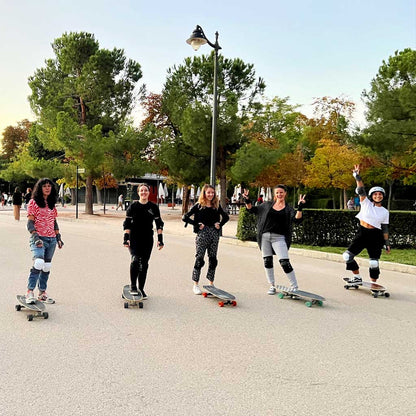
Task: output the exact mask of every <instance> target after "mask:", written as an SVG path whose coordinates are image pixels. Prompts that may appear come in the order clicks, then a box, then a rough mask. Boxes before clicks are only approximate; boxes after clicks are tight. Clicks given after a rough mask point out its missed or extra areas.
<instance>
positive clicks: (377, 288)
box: [342, 277, 390, 298]
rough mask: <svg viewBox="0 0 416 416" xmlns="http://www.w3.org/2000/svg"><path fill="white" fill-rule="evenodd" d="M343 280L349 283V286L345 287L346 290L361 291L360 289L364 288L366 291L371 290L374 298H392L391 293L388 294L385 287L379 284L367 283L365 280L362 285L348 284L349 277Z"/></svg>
mask: <svg viewBox="0 0 416 416" xmlns="http://www.w3.org/2000/svg"><path fill="white" fill-rule="evenodd" d="M342 280H344V281H345V282H347V284H346V285H344V288H345V289H351V288H352V289H359V288H360V287H363V288H365V289H369V290H370V292H371V294H372V295H373V297H374V298H377V297H379V296H384V297H386V298H388V297H390V293H389V292H386V290H387V289H386V288H385V287H384V286H381V285H379V284H378V283H373V282H366V281H364V280H363V281H362V283H361V284H356V283H348V281H349V278H348V277H343V278H342Z"/></svg>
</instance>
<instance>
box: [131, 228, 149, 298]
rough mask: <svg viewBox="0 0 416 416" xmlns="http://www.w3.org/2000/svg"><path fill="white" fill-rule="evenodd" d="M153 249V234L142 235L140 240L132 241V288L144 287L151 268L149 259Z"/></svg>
mask: <svg viewBox="0 0 416 416" xmlns="http://www.w3.org/2000/svg"><path fill="white" fill-rule="evenodd" d="M152 249H153V234H152V235H151V236H146V237H142V238H141V240H140V241H131V242H130V255H131V263H130V284H131V287H132V288H137V282H138V283H139V289H140V290H142V289H144V285H145V283H146V278H147V269H148V268H149V259H150V255H151V253H152Z"/></svg>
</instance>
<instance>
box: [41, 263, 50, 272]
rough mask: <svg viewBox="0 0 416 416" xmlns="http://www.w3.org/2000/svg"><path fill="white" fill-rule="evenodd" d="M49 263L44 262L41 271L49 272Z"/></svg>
mask: <svg viewBox="0 0 416 416" xmlns="http://www.w3.org/2000/svg"><path fill="white" fill-rule="evenodd" d="M51 265H52V263H47V262H45V265H44V266H43V269H42V271H43V272H45V273H48V272H50V271H51Z"/></svg>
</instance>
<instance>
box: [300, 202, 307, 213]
mask: <svg viewBox="0 0 416 416" xmlns="http://www.w3.org/2000/svg"><path fill="white" fill-rule="evenodd" d="M304 205H305V204H304V203H303V202H300V203H299V205H298V211H299V212H302V210H303V206H304Z"/></svg>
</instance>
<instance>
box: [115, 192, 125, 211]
mask: <svg viewBox="0 0 416 416" xmlns="http://www.w3.org/2000/svg"><path fill="white" fill-rule="evenodd" d="M119 208H121V210H122V211H123V194H120V195H119V196H118V204H117V208H116V211H117V210H118V209H119Z"/></svg>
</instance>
